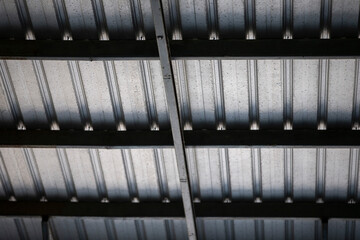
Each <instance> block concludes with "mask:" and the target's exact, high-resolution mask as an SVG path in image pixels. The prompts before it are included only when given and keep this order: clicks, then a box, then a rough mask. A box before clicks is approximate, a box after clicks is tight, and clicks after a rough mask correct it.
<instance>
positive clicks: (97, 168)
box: [89, 149, 108, 200]
mask: <svg viewBox="0 0 360 240" xmlns="http://www.w3.org/2000/svg"><path fill="white" fill-rule="evenodd" d="M89 154H90V160H91V165H92V167H93V171H94V175H95V182H96V186H97V190H98V193H99V194H98V195H99V196H100V199H102V200H105V199H108V196H107V189H106V184H105V179H104V172H103V169H102V167H101V162H100V156H99V150H98V149H89Z"/></svg>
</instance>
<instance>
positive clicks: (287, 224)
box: [198, 218, 322, 240]
mask: <svg viewBox="0 0 360 240" xmlns="http://www.w3.org/2000/svg"><path fill="white" fill-rule="evenodd" d="M198 226H199V235H200V238H199V239H204V240H205V239H206V240H211V239H234V240H241V239H254V240H255V239H274V240H275V239H284V240H285V239H314V240H315V239H321V234H322V232H321V222H320V221H319V220H317V219H306V220H304V219H286V220H284V219H265V220H264V219H237V218H236V219H212V218H199V219H198Z"/></svg>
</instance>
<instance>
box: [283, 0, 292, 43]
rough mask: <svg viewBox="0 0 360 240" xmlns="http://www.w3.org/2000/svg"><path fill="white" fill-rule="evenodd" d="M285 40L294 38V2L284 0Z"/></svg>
mask: <svg viewBox="0 0 360 240" xmlns="http://www.w3.org/2000/svg"><path fill="white" fill-rule="evenodd" d="M282 14H283V19H282V21H283V38H284V39H292V38H293V33H292V32H293V16H294V14H293V0H283V10H282Z"/></svg>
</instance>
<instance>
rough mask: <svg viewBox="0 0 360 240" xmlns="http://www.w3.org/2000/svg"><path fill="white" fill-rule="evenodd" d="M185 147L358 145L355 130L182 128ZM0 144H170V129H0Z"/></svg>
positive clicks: (145, 146) (56, 145) (84, 146)
mask: <svg viewBox="0 0 360 240" xmlns="http://www.w3.org/2000/svg"><path fill="white" fill-rule="evenodd" d="M184 139H185V145H186V146H187V147H195V146H196V147H271V148H274V147H294V148H302V147H307V148H312V147H358V146H360V131H356V130H325V131H319V130H291V131H290V130H289V131H285V130H258V131H255V130H226V131H216V130H195V131H184ZM0 147H33V148H37V147H44V148H46V147H50V148H51V147H80V148H87V147H97V148H154V147H173V138H172V134H171V131H68V130H60V131H50V130H0Z"/></svg>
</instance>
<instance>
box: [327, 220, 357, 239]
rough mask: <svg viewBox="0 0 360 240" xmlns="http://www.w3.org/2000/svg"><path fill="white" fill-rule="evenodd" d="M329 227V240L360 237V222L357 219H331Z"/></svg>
mask: <svg viewBox="0 0 360 240" xmlns="http://www.w3.org/2000/svg"><path fill="white" fill-rule="evenodd" d="M328 229H329V234H328V236H329V238H328V239H329V240H338V239H339V240H340V239H359V238H360V223H359V221H358V220H356V219H354V220H344V219H330V221H329V224H328Z"/></svg>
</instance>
